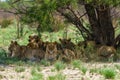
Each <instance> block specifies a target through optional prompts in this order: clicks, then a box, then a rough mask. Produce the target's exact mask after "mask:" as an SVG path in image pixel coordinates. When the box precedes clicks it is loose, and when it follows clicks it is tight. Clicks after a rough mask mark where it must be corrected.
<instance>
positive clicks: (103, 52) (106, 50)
mask: <svg viewBox="0 0 120 80" xmlns="http://www.w3.org/2000/svg"><path fill="white" fill-rule="evenodd" d="M97 54H98V56H99V57H101V58H104V59H105V58H106V59H107V58H112V57H113V56H115V55H116V49H115V48H114V47H113V46H106V45H105V46H101V47H100V48H99V49H98V50H97Z"/></svg>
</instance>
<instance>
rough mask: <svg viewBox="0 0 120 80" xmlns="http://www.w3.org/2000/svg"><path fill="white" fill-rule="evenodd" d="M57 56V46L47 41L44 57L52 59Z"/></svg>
mask: <svg viewBox="0 0 120 80" xmlns="http://www.w3.org/2000/svg"><path fill="white" fill-rule="evenodd" d="M56 58H57V46H56V43H53V42H51V43H48V44H47V46H46V54H45V59H46V60H49V61H54V60H56Z"/></svg>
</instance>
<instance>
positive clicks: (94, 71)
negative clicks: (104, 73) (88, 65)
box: [90, 68, 99, 73]
mask: <svg viewBox="0 0 120 80" xmlns="http://www.w3.org/2000/svg"><path fill="white" fill-rule="evenodd" d="M98 71H99V70H98V69H97V68H92V69H90V73H98Z"/></svg>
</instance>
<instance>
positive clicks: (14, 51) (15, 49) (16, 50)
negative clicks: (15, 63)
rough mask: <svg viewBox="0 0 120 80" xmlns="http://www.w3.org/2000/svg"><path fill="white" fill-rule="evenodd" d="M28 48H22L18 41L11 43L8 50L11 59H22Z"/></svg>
mask: <svg viewBox="0 0 120 80" xmlns="http://www.w3.org/2000/svg"><path fill="white" fill-rule="evenodd" d="M25 49H26V47H25V46H20V45H19V44H18V43H17V41H11V44H10V46H9V48H8V50H9V51H10V54H9V56H10V57H20V56H21V54H22V53H24V51H25Z"/></svg>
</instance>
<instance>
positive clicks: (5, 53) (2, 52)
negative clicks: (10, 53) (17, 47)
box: [0, 48, 7, 57]
mask: <svg viewBox="0 0 120 80" xmlns="http://www.w3.org/2000/svg"><path fill="white" fill-rule="evenodd" d="M0 57H7V52H6V51H5V50H4V49H2V48H0Z"/></svg>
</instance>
